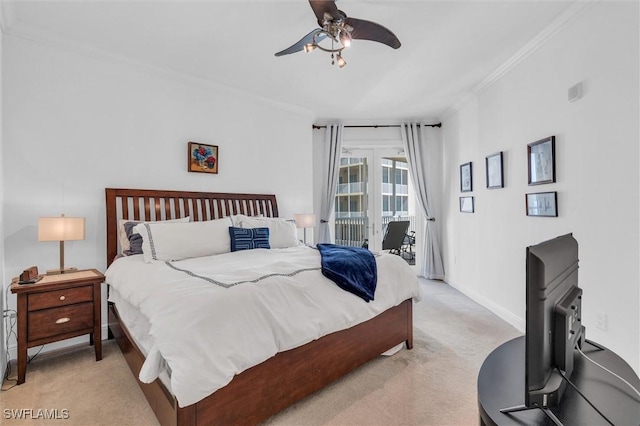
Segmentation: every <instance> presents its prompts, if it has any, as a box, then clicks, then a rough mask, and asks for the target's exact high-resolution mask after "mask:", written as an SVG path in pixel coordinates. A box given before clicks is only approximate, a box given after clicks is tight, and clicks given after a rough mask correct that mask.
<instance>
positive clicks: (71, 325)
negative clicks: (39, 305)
mask: <svg viewBox="0 0 640 426" xmlns="http://www.w3.org/2000/svg"><path fill="white" fill-rule="evenodd" d="M93 325H94V324H93V303H92V302H87V303H79V304H77V305H69V306H63V307H60V308H51V309H44V310H40V311H36V312H29V314H28V325H27V329H28V331H27V334H28V336H29V340H30V341H33V340H38V339H41V338H44V337H51V336H56V335H58V334H64V333H70V332H73V331H77V330H83V329H90V328H92V327H93Z"/></svg>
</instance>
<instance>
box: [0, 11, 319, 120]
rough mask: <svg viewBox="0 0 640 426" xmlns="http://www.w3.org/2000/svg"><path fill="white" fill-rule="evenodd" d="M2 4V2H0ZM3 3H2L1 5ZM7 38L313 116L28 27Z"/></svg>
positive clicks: (11, 32)
mask: <svg viewBox="0 0 640 426" xmlns="http://www.w3.org/2000/svg"><path fill="white" fill-rule="evenodd" d="M0 1H2V0H0ZM3 3H4V2H3ZM5 33H6V34H7V35H10V36H13V37H16V38H20V39H23V40H27V41H29V42H32V43H36V44H40V45H44V46H48V47H51V48H55V49H59V50H64V51H67V52H71V53H74V54H77V55H80V56H85V57H89V58H92V59H95V60H99V61H103V62H107V63H109V64H112V65H116V66H126V67H129V68H132V69H135V70H136V71H138V72H143V73H148V74H151V75H154V76H157V77H160V78H165V79H168V80H172V81H177V82H181V83H184V84H190V85H194V86H196V87H206V88H208V89H212V90H215V91H217V92H223V93H226V94H228V95H229V96H230V97H241V98H244V99H247V100H248V101H250V102H256V103H259V104H262V105H265V106H267V107H269V108H277V109H279V110H281V111H286V112H290V113H294V114H298V115H302V116H305V117H308V118H309V119H310V120H311V119H313V112H312V111H310V110H308V109H306V108H303V107H300V106H297V105H293V104H288V103H285V102H279V101H274V100H273V99H270V98H267V97H264V96H260V95H256V94H255V93H251V92H248V91H246V90H244V89H241V88H238V87H235V86H231V85H227V84H223V83H219V82H216V81H214V80H210V79H207V78H204V77H200V76H197V75H194V74H189V73H186V72H183V71H179V70H176V69H173V68H170V67H165V66H161V65H156V64H153V63H151V62H145V61H141V60H137V59H133V58H131V57H128V56H125V55H121V54H117V53H113V52H111V51H108V50H105V49H99V48H96V47H94V46H90V45H87V44H85V43H82V42H78V41H75V40H71V39H69V38H66V37H60V36H57V35H53V34H50V33H47V32H46V31H42V30H40V29H37V28H35V27H32V26H28V25H25V24H23V23H20V24H19V25H16V26H12V27H9V29H8V30H7V31H6V32H5Z"/></svg>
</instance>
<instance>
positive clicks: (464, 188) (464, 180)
mask: <svg viewBox="0 0 640 426" xmlns="http://www.w3.org/2000/svg"><path fill="white" fill-rule="evenodd" d="M472 179H473V176H472V173H471V162H468V163H464V164H462V165H461V166H460V192H471V191H472V190H473V182H472Z"/></svg>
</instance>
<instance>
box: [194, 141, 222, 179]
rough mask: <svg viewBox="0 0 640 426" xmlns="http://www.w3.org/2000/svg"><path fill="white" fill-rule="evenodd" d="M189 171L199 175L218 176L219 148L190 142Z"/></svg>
mask: <svg viewBox="0 0 640 426" xmlns="http://www.w3.org/2000/svg"><path fill="white" fill-rule="evenodd" d="M187 155H188V158H189V165H188V169H187V170H188V171H190V172H197V173H213V174H216V175H217V174H218V163H219V161H218V160H219V156H218V146H217V145H205V144H203V143H197V142H189V146H188V152H187Z"/></svg>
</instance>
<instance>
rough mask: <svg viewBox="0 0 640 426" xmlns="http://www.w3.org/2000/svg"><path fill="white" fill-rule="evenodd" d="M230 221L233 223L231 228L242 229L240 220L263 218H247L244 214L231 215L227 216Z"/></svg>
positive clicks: (259, 215) (260, 215)
mask: <svg viewBox="0 0 640 426" xmlns="http://www.w3.org/2000/svg"><path fill="white" fill-rule="evenodd" d="M229 217H230V218H231V221H232V222H233V226H235V227H237V228H242V226H241V224H242V219H247V218H252V217H264V215H262V214H257V215H255V216H247V215H246V214H232V215H231V216H229Z"/></svg>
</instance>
